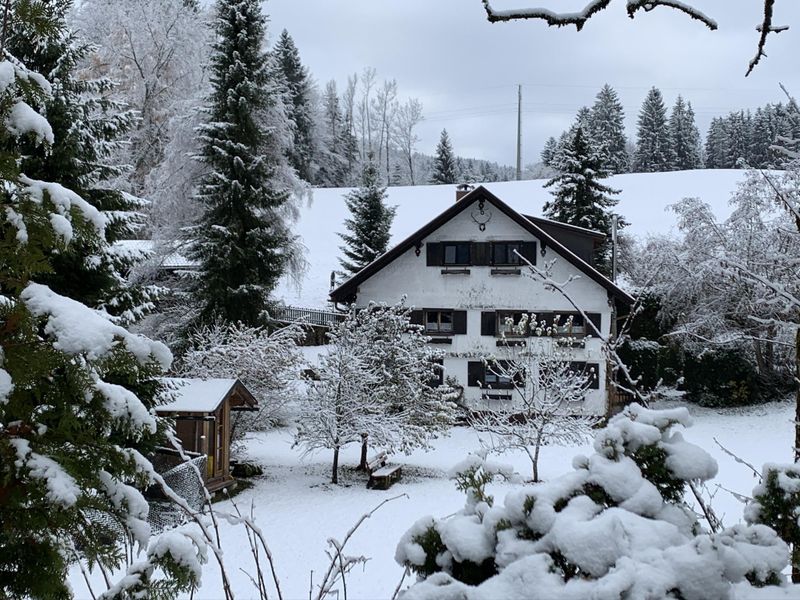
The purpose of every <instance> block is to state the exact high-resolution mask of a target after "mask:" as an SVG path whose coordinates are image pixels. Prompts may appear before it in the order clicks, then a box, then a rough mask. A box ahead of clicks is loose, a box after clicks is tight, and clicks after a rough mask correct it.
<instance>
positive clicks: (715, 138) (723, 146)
mask: <svg viewBox="0 0 800 600" xmlns="http://www.w3.org/2000/svg"><path fill="white" fill-rule="evenodd" d="M727 147H728V134H727V131H726V126H725V120H724V119H723V118H721V117H714V118H713V119H711V124H710V125H709V126H708V134H707V135H706V167H707V168H709V169H724V168H726V167H727V162H726V161H727V156H728V150H727Z"/></svg>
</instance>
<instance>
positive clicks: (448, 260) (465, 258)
mask: <svg viewBox="0 0 800 600" xmlns="http://www.w3.org/2000/svg"><path fill="white" fill-rule="evenodd" d="M443 246H444V255H443V261H444V264H445V265H446V266H450V265H458V266H465V265H469V264H470V252H469V247H470V244H469V242H445V243H444V244H443Z"/></svg>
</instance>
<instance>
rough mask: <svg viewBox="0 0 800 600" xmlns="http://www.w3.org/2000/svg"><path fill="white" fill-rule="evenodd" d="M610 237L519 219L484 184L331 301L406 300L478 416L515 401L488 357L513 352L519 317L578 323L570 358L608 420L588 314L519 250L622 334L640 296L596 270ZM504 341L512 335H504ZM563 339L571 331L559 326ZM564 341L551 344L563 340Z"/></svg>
mask: <svg viewBox="0 0 800 600" xmlns="http://www.w3.org/2000/svg"><path fill="white" fill-rule="evenodd" d="M604 237H605V236H604V235H603V234H601V233H598V232H595V231H589V230H587V229H583V228H580V227H573V226H571V225H565V224H562V223H556V222H553V221H548V220H547V219H541V218H536V217H529V216H525V215H522V214H520V213H519V212H517V211H515V210H514V209H512V208H511V207H510V206H508V205H507V204H506V203H504V202H503V201H502V200H500V199H499V198H497V197H496V196H494V195H493V194H492V193H491V192H489V191H488V190H487V189H485V188H484V187H478V188H477V189H474V190H472V191H469V192H464V191H459V192H458V193H457V198H456V202H455V203H454V204H453V205H452V206H451V207H450V208H448V209H447V210H445V211H444V212H443V213H441V214H440V215H439V216H438V217H436V218H435V219H433V220H432V221H430V222H429V223H427V224H425V225H424V226H422V227H421V228H420V229H419V230H417V231H416V232H414V233H413V234H412V235H410V236H409V237H408V238H406V239H405V240H403V241H402V242H400V243H399V244H398V245H396V246H395V247H393V248H392V249H390V250H389V251H388V252H386V253H385V254H383V255H381V256H380V257H378V258H377V259H376V260H375V261H373V262H372V263H370V264H369V265H367V266H366V267H364V268H363V269H362V270H361V271H359V272H358V273H356V274H355V275H354V276H352V277H351V278H350V279H348V280H347V281H345V282H344V283H342V284H341V285H340V286H339V287H337V288H336V289H334V290H333V291H332V292H331V294H330V298H331V300H332V301H333V302H334V303H337V304H347V305H354V306H356V307H365V306H367V305H369V303H370V302H386V303H390V304H393V303H396V302H398V301H399V300H400V299H401V298H402V297H403V296H406V302H407V304H409V305H411V306H413V307H414V309H415V310H414V312H413V313H412V321H414V322H416V323H419V324H423V325H424V326H425V329H426V332H427V334H428V335H429V336H431V338H432V339H431V343H436V344H441V347H442V348H444V350H445V352H446V357H445V358H444V363H443V366H444V374H445V376H446V377H453V378H455V380H456V381H457V382H458V383H459V385H460V386H461V387H463V389H464V395H463V401H464V403H465V404H466V405H467V406H468V407H470V408H473V409H486V408H491V407H492V405H493V403H496V402H504V401H509V400H511V397H512V394H511V389H510V388H511V387H512V384H511V382H509V381H498V378H497V377H496V376H495V375H494V374H493V373H492V372H491V369H487V368H486V367H485V366H484V362H483V360H482V358H483V357H488V356H495V357H497V358H498V359H502V357H503V356H504V354H505V355H507V356H508V355H509V353H510V352H512V351H513V348H509V347H508V346H509V345H510V335H511V334H512V333H513V332H510V331H508V327H507V323H508V319H509V318H511V319H513V320H514V321H518V320H519V319H520V317H521V315H522V314H531V313H533V314H535V315H536V316H537V321H538V320H542V319H544V320H548V322H552V321H553V319H554V317H555V316H556V315H558V316H560V319H561V321H560V322H561V323H563V322H565V321H566V320H567V318H568V317H570V316H572V318H573V320H572V328H571V331H570V332H569V335H570V336H571V337H574V336H576V335H581V336H583V335H586V337H585V339H582V340H581V341H580V343H570V345H571V346H577V347H574V348H571V350H570V353H571V354H572V357H571V361H570V362H573V363H574V364H575V366H576V368H579V369H583V370H584V372H586V373H588V374H590V375H591V377H592V381H591V388H592V389H591V390H590V391H589V393H588V395H587V397H586V400H585V405H584V407H583V410H584V411H586V412H591V413H593V414H605V413H606V412H607V411H608V409H609V406H610V403H609V400H608V398H609V394H608V390H607V388H608V385H607V381H606V377H607V373H608V368H607V365H606V361H605V358H604V355H603V352H602V348H601V341H600V340H599V339H598V338H597V337H591V336H590V335H589V334H590V328H589V327H587V325H586V324H585V323H584V322H583V316H582V315H581V314H580V313H578V312H577V311H576V309H575V307H574V306H573V305H572V304H571V303H570V302H569V300H568V299H567V298H565V297H564V296H563V295H562V294H560V293H558V292H555V291H552V290H547V289H545V286H544V285H543V284H542V282H541V281H537V280H535V279H534V278H531V277H528V276H526V275H525V267H523V266H522V265H521V264H520V260H519V257H518V255H517V253H519V254H520V255H522V256H524V257H525V258H527V259H528V260H530V261H531V263H533V264H535V265H538V266H539V267H541V266H542V265H543V264H545V263H547V264H550V263H552V277H553V279H554V280H556V281H566V280H567V279H569V278H570V277H574V278H575V279H574V280H573V281H571V282H570V283H569V285H568V288H567V289H568V291H569V293H570V295H571V297H572V299H573V300H574V301H575V302H576V303H577V304H578V306H580V308H581V310H582V311H583V312H584V313H585V314H586V316H587V317H588V319H590V320H591V322H592V323H594V324H595V326H598V327H599V329H600V331H601V333H603V334H608V333H609V332H611V331H612V328H614V327H615V321H616V318H617V315H619V314H623V313H625V312H626V311H627V309H628V307H629V306H630V305H631V304H632V302H633V299H632V298H631V296H630V295H628V294H627V293H626V292H625V291H623V290H622V289H620V288H619V287H618V286H616V285H615V284H614V283H613V282H612V281H610V280H609V279H608V278H607V277H605V276H603V275H602V274H601V273H599V272H598V271H597V270H596V269H595V268H593V267H592V265H591V261H592V251H593V250H594V248H595V246H596V245H597V244H598V242H602V240H603V239H604ZM504 334H505V335H504ZM558 334H567V332H566V331H565V330H563V328H560V329H559V331H558ZM558 334H557V335H556V338H555V339H554V341H553V342H551V343H558Z"/></svg>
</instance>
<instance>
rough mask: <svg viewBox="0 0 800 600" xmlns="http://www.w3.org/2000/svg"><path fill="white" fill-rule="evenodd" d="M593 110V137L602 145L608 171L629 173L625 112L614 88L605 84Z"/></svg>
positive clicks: (591, 122)
mask: <svg viewBox="0 0 800 600" xmlns="http://www.w3.org/2000/svg"><path fill="white" fill-rule="evenodd" d="M591 110H592V112H591V119H590V127H591V135H592V139H594V140H595V141H596V142H597V143H599V144H602V147H603V153H604V154H605V156H606V158H605V160H604V164H605V167H606V170H607V171H608V172H609V173H611V174H615V173H627V172H628V171H629V170H630V156H628V148H627V143H628V140H627V139H626V137H625V111H624V110H623V108H622V103H621V102H620V101H619V95H618V94H617V92H616V91H615V90H614V88H612V87H611V86H610V85H608V84H605V85H604V86H603V87H602V88H601V89H600V91H599V92H598V93H597V97H596V99H595V102H594V105H592V109H591Z"/></svg>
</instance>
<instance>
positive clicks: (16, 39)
mask: <svg viewBox="0 0 800 600" xmlns="http://www.w3.org/2000/svg"><path fill="white" fill-rule="evenodd" d="M72 4H73V3H72V1H71V0H54V1H53V2H51V3H50V10H51V11H52V12H51V16H52V17H53V19H54V20H55V23H57V31H58V33H57V34H56V35H53V36H49V37H47V38H46V39H40V38H39V37H38V36H36V35H33V33H32V31H31V25H27V26H25V25H24V24H21V25H20V26H18V27H16V28H14V30H12V31H11V32H10V35H9V36H8V39H7V40H6V48H7V49H8V51H9V52H10V53H11V54H12V55H13V56H15V57H16V58H18V59H19V60H22V61H23V62H24V63H25V65H26V66H27V67H28V68H29V69H32V70H35V71H37V72H40V73H46V74H47V77H48V80H49V82H50V85H51V93H50V94H49V96H48V97H47V98H46V99H45V105H44V110H45V112H46V114H47V119H48V122H49V123H50V126H51V127H52V130H53V136H54V143H53V144H51V145H50V146H49V147H47V148H44V147H43V146H41V145H36V144H35V143H33V142H32V141H31V140H28V141H27V142H26V141H23V160H22V164H21V169H22V172H24V173H25V174H26V175H27V176H28V177H31V178H33V179H47V178H50V177H52V175H53V174H54V173H57V174H58V178H59V182H60V183H61V184H62V185H65V186H67V187H69V188H70V189H71V190H73V191H75V192H76V193H78V194H79V195H81V196H82V197H83V198H86V199H87V200H89V201H90V202H91V203H92V204H93V205H94V206H95V207H97V208H98V209H99V210H101V211H102V212H103V215H104V216H105V218H106V220H107V224H106V227H105V236H104V239H103V240H100V243H99V244H97V243H93V242H92V240H90V239H84V240H80V241H78V240H76V241H75V242H74V243H72V244H70V247H69V249H68V250H67V251H56V252H55V253H54V254H53V255H52V256H50V257H48V258H49V261H50V263H51V264H52V265H53V273H52V274H50V275H49V276H44V277H42V278H41V280H42V282H44V283H47V285H49V286H50V287H51V288H52V289H53V290H54V291H56V292H58V293H59V294H63V295H66V296H69V297H71V298H74V299H76V300H79V301H80V302H83V303H85V304H87V305H89V306H91V307H93V308H97V309H99V310H102V311H104V312H106V313H107V314H108V315H110V316H111V317H113V318H114V319H115V320H117V321H119V322H121V323H131V322H133V321H135V320H136V319H138V318H139V317H141V316H142V315H143V314H145V313H146V312H148V311H149V310H150V309H151V308H152V307H153V301H154V300H155V296H156V289H155V288H154V287H137V286H133V285H131V284H130V283H129V282H127V281H126V279H125V275H126V274H127V273H128V272H129V271H130V270H131V269H132V268H133V267H134V266H135V264H136V263H137V262H138V261H139V260H141V259H142V258H143V256H140V255H136V254H131V253H126V252H122V251H120V248H117V247H114V246H113V244H114V242H116V241H118V240H120V239H126V238H130V237H133V236H134V235H135V233H136V232H137V231H138V229H139V228H140V227H141V225H142V223H143V219H144V216H143V214H142V213H141V212H140V211H141V209H142V208H143V207H144V206H145V202H144V201H143V200H141V199H138V198H135V197H133V196H131V195H129V194H126V193H124V192H123V191H122V190H120V189H117V188H115V187H113V186H112V185H111V184H110V181H112V180H119V178H120V176H121V175H122V174H123V173H124V171H125V167H124V165H117V164H113V162H112V158H111V157H112V156H113V155H114V153H115V152H116V151H117V150H118V149H119V148H120V147H121V146H122V145H124V139H123V136H124V134H125V133H126V132H127V131H129V129H130V128H131V126H132V124H133V122H134V121H135V119H136V115H135V113H134V112H133V111H130V110H126V109H124V108H123V107H122V106H120V105H119V104H118V103H115V102H113V101H111V100H109V99H108V96H109V95H110V94H111V91H112V88H113V85H112V82H111V81H110V80H108V79H91V78H87V77H86V76H85V75H84V74H83V73H79V72H78V70H79V66H80V65H81V64H82V63H84V62H85V61H86V60H87V57H88V56H89V54H90V53H91V51H92V47H91V46H90V45H89V44H87V43H86V42H83V41H82V40H80V39H78V37H77V36H76V35H75V34H74V33H73V32H71V31H69V30H68V29H67V27H66V21H67V17H68V13H69V11H70V10H71V8H72ZM81 244H93V245H91V246H82V245H81Z"/></svg>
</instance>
